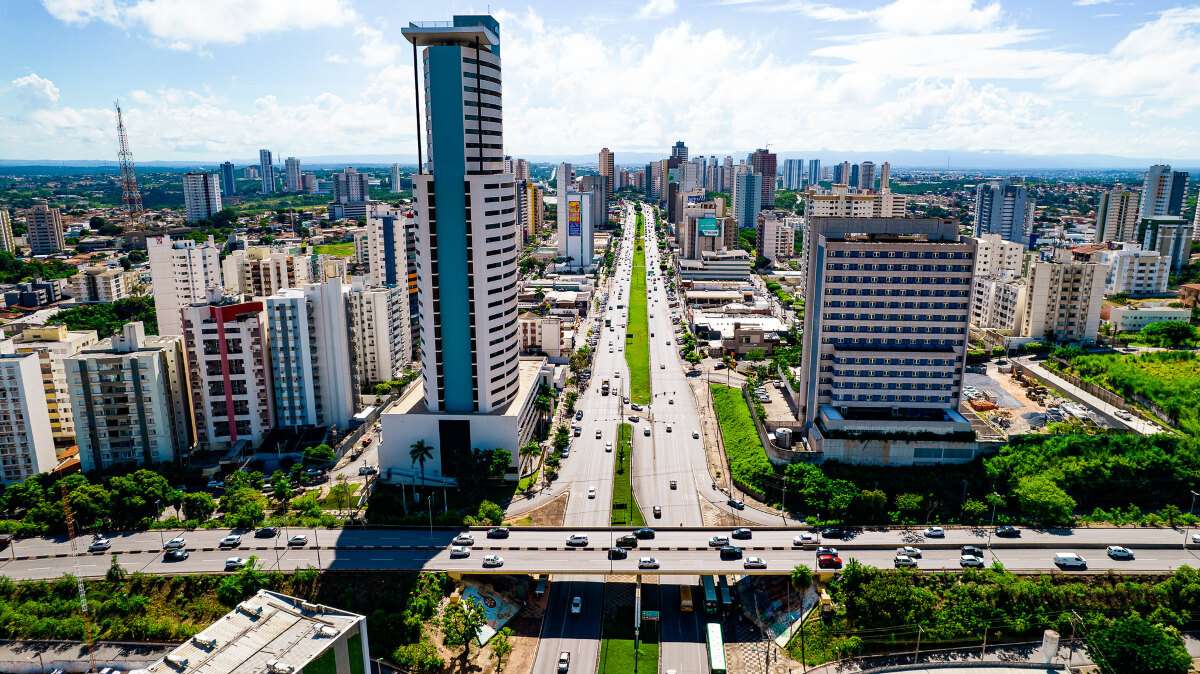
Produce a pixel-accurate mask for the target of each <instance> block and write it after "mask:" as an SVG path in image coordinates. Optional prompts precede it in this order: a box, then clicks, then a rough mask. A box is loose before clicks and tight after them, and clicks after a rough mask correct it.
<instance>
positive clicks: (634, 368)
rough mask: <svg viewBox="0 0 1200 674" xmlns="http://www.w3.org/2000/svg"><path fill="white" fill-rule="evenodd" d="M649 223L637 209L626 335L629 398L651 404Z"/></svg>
mask: <svg viewBox="0 0 1200 674" xmlns="http://www.w3.org/2000/svg"><path fill="white" fill-rule="evenodd" d="M645 230H646V223H645V222H644V219H643V217H642V212H641V211H638V213H637V233H636V237H635V239H634V246H633V278H632V279H631V280H630V283H629V327H628V328H626V336H625V362H626V363H628V364H629V399H630V401H632V402H635V403H638V404H640V405H648V404H650V390H651V389H650V341H649V339H650V337H649V335H650V327H649V319H648V318H647V316H646V251H645V248H644V246H643V244H642V236H643V235H644V233H645Z"/></svg>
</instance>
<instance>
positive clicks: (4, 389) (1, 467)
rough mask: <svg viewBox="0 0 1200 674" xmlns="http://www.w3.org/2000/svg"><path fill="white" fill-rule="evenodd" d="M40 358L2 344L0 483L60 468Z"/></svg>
mask: <svg viewBox="0 0 1200 674" xmlns="http://www.w3.org/2000/svg"><path fill="white" fill-rule="evenodd" d="M42 386H43V385H42V373H41V370H40V368H39V362H38V356H37V355H36V354H32V353H14V352H13V346H12V341H11V340H7V339H6V340H0V481H2V482H4V483H5V484H11V483H13V482H19V481H21V480H24V479H25V478H27V477H29V476H30V475H37V474H38V473H46V472H49V471H51V470H53V469H54V467H55V466H56V465H57V464H58V461H57V458H56V457H55V454H54V437H53V436H52V435H51V433H50V415H49V414H48V413H47V411H46V404H45V403H44V402H43V397H42Z"/></svg>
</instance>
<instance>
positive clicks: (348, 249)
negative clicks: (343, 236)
mask: <svg viewBox="0 0 1200 674" xmlns="http://www.w3.org/2000/svg"><path fill="white" fill-rule="evenodd" d="M313 248H314V249H316V251H317V252H318V253H320V254H322V255H336V256H338V257H354V242H353V241H343V242H341V243H323V244H321V245H319V246H313Z"/></svg>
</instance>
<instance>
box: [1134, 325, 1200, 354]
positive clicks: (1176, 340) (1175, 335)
mask: <svg viewBox="0 0 1200 674" xmlns="http://www.w3.org/2000/svg"><path fill="white" fill-rule="evenodd" d="M1138 339H1139V340H1141V341H1143V342H1146V343H1147V344H1150V345H1152V346H1159V347H1163V348H1167V349H1181V348H1184V347H1189V346H1193V345H1194V344H1195V343H1196V328H1195V326H1193V325H1192V324H1191V323H1186V322H1182V321H1158V322H1157V323H1151V324H1149V325H1147V326H1146V327H1144V328H1142V331H1141V332H1139V333H1138Z"/></svg>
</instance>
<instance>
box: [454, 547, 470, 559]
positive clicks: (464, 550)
mask: <svg viewBox="0 0 1200 674" xmlns="http://www.w3.org/2000/svg"><path fill="white" fill-rule="evenodd" d="M470 556H471V548H468V547H467V546H465V545H453V546H451V547H450V559H459V558H462V557H470Z"/></svg>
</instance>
